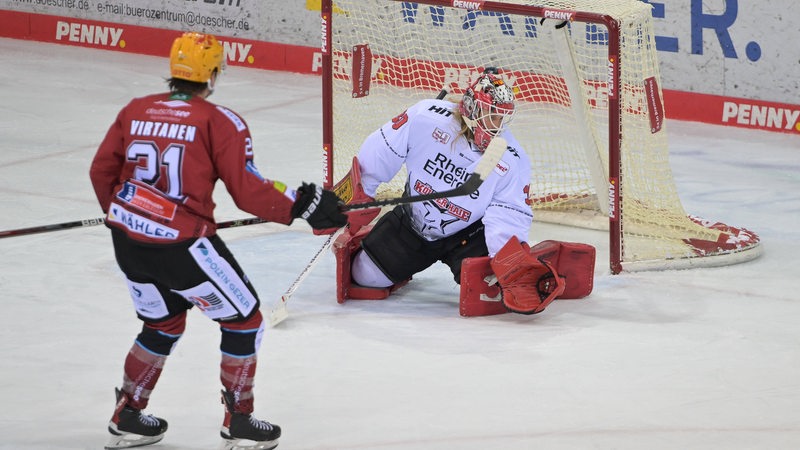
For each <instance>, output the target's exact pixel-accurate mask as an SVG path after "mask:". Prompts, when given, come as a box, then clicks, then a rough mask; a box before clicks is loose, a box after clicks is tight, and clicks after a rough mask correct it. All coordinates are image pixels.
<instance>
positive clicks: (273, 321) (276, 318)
mask: <svg viewBox="0 0 800 450" xmlns="http://www.w3.org/2000/svg"><path fill="white" fill-rule="evenodd" d="M288 317H289V310H288V309H287V308H286V298H285V296H284V297H281V301H280V302H279V303H278V304H277V305H276V306H275V307H274V308H272V311H270V313H269V326H271V327H274V326H276V325H278V324H279V323H281V322H283V321H284V320H286V319H287V318H288Z"/></svg>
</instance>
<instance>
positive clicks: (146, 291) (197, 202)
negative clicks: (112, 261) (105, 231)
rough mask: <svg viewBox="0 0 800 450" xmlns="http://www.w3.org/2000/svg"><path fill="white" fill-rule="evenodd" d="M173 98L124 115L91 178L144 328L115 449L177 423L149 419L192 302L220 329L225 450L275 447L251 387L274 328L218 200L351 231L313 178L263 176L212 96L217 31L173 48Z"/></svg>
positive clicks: (116, 419)
mask: <svg viewBox="0 0 800 450" xmlns="http://www.w3.org/2000/svg"><path fill="white" fill-rule="evenodd" d="M169 61H170V73H171V78H170V79H169V80H168V84H169V92H166V93H163V94H155V95H150V96H147V97H142V98H136V99H133V100H132V101H131V102H130V103H129V104H128V105H127V106H125V107H124V108H123V109H122V110H121V111H120V112H119V114H118V116H117V118H116V120H115V121H114V123H113V124H112V125H111V127H110V129H109V130H108V133H107V134H106V136H105V139H104V140H103V142H102V143H101V144H100V147H99V148H98V150H97V153H96V155H95V157H94V160H93V161H92V165H91V169H90V176H91V181H92V185H93V187H94V190H95V193H96V195H97V199H98V201H99V203H100V207H101V208H102V210H103V212H105V213H106V214H107V215H106V224H107V226H108V227H109V228H110V229H111V236H112V241H113V245H114V251H115V255H116V259H117V263H118V264H119V267H120V269H121V270H122V272H123V273H124V274H125V277H126V281H127V285H128V289H129V291H130V294H131V297H132V299H133V304H134V307H135V309H136V313H137V316H138V318H139V319H140V320H141V321H142V322H143V326H142V329H141V332H140V333H139V335H138V336H137V337H136V340H135V342H134V344H133V346H132V348H131V349H130V352H129V353H128V355H127V357H126V359H125V365H124V376H123V383H122V386H121V388H119V389H117V390H116V396H117V404H116V408H115V410H114V413H113V416H112V419H111V421H110V423H109V426H108V430H109V432H110V433H111V435H112V436H111V439H110V440H109V443H108V444H107V446H106V448H127V447H134V446H141V445H148V444H152V443H155V442H158V441H160V440H161V439H162V437H163V436H164V433H165V431H166V430H167V422H166V421H165V420H164V419H162V418H159V417H155V416H152V415H149V414H144V413H143V412H142V410H143V409H145V407H146V406H147V403H148V400H149V398H150V394H151V393H152V391H153V389H154V388H155V386H156V382H157V381H158V378H159V375H160V374H161V370H162V368H163V366H164V363H165V361H166V359H167V357H168V356H169V354H170V352H171V351H172V349H173V348H174V346H175V345H176V344H177V342H178V340H179V339H180V337H181V335H182V334H183V332H184V328H185V324H186V315H187V311H188V310H189V309H191V308H192V307H193V306H197V308H198V309H199V310H200V311H202V312H203V313H204V314H205V315H206V316H207V317H208V318H210V319H212V320H214V321H216V322H217V323H218V324H219V327H220V332H221V341H220V342H221V343H220V350H221V353H222V359H221V364H220V380H221V382H222V386H223V388H224V389H223V391H222V403H223V404H224V419H223V425H222V428H221V435H222V437H223V438H224V439H225V442H224V444H223V448H227V449H234V448H241V447H239V446H238V445H239V440H241V439H246V440H250V441H255V442H256V443H255V444H254V445H255V446H248V447H247V448H258V449H267V448H274V447H275V446H277V439H278V437H279V436H280V434H281V429H280V427H278V426H277V425H273V424H270V423H269V422H267V421H263V420H258V419H256V418H255V417H254V416H253V415H252V413H253V409H254V408H253V380H254V377H255V371H256V362H257V352H258V348H259V346H260V343H261V336H262V333H263V330H264V325H263V320H262V316H261V312H260V311H259V299H258V296H257V294H256V291H255V289H254V288H253V286H252V285H251V283H250V281H249V280H248V278H247V277H246V276H245V274H244V272H243V271H242V268H241V267H240V266H239V264H238V263H237V262H236V260H235V259H234V257H233V255H232V254H231V252H230V251H229V250H228V248H227V247H226V246H225V244H224V242H223V241H222V239H221V238H220V237H219V236H218V235H217V234H216V223H215V220H214V207H215V204H214V201H213V199H212V194H213V191H214V186H215V184H216V182H217V180H222V181H223V182H224V183H225V186H226V188H227V190H228V192H229V193H230V195H231V197H232V198H233V200H234V202H235V203H236V205H237V206H238V207H239V208H240V209H242V210H244V211H247V212H249V213H252V214H254V215H257V216H258V217H260V218H262V219H265V220H268V221H271V222H278V223H283V224H290V223H291V222H292V221H293V219H295V218H303V219H305V220H306V221H307V222H308V223H309V225H311V227H313V228H315V229H329V228H338V227H341V226H344V225H345V224H346V222H347V218H346V216H345V215H344V214H342V213H341V212H340V210H339V208H340V204H341V202H340V200H339V199H338V197H336V195H335V194H333V193H332V192H331V191H327V190H323V189H320V188H318V187H316V186H315V185H314V184H306V183H303V184H302V186H300V187H299V188H298V189H297V190H294V189H289V188H287V187H286V186H285V185H284V184H283V183H281V182H279V181H274V180H269V179H265V178H263V177H262V176H261V175H260V174H259V172H258V170H257V169H256V166H255V164H254V162H253V152H254V146H253V141H252V139H251V136H250V132H249V130H248V127H247V123H246V122H245V120H244V119H243V118H242V117H240V116H239V115H238V114H236V113H235V112H233V111H232V110H230V109H227V108H225V107H222V106H219V105H215V104H213V103H211V102H209V101H208V100H207V99H206V98H207V97H208V96H209V95H210V94H211V93H212V92H213V90H214V88H215V87H216V84H217V82H218V80H219V77H220V75H221V72H222V69H223V67H224V49H223V46H222V45H221V44H220V43H219V41H217V40H216V38H215V37H214V36H211V35H207V34H199V33H184V34H183V35H182V36H180V37H178V38H177V39H175V41H174V43H173V45H172V48H171V51H170V58H169Z"/></svg>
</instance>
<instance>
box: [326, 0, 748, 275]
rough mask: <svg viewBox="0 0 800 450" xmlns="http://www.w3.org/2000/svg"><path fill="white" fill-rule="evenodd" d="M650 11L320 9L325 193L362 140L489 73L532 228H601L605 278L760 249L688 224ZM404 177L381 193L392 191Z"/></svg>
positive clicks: (735, 233) (462, 5) (599, 7)
mask: <svg viewBox="0 0 800 450" xmlns="http://www.w3.org/2000/svg"><path fill="white" fill-rule="evenodd" d="M650 8H651V7H650V5H648V4H647V3H644V2H641V1H639V0H604V1H602V2H599V1H594V0H534V1H522V0H515V1H509V2H503V3H500V2H489V1H462V0H447V1H442V0H423V1H418V2H400V1H393V0H335V1H333V2H332V1H331V0H323V2H322V39H323V41H322V50H323V58H322V59H323V147H324V148H323V151H324V166H325V168H324V170H325V173H324V183H325V185H326V186H327V187H330V186H332V184H333V183H335V182H336V181H338V180H339V179H340V178H341V177H343V176H344V175H345V174H346V173H347V171H348V170H349V168H350V164H351V161H352V157H353V155H354V154H355V153H356V152H357V151H358V148H359V146H360V144H361V142H362V141H363V140H364V138H365V137H366V136H367V135H368V134H369V133H371V132H372V131H374V130H376V129H377V128H379V127H380V126H381V125H382V124H383V123H384V122H385V121H387V120H388V119H390V118H392V117H394V116H396V115H397V114H398V113H399V112H402V111H403V110H404V109H405V108H406V107H408V106H410V105H411V104H413V103H414V102H416V101H418V100H420V99H423V98H430V97H434V96H436V94H437V93H438V92H439V90H440V89H441V88H442V87H443V86H444V87H446V88H447V89H448V90H449V91H450V92H451V94H452V98H453V100H454V101H457V99H458V98H459V97H460V94H461V93H462V92H463V90H464V89H465V88H466V87H467V86H468V85H469V83H470V82H471V81H472V80H473V79H474V78H475V77H476V76H477V75H478V73H479V71H480V70H481V69H483V68H484V67H487V66H492V67H496V68H498V69H499V70H500V74H501V75H503V76H504V77H505V79H506V80H507V81H508V82H509V83H510V84H512V85H513V88H514V91H515V93H516V98H517V112H516V115H515V118H514V123H513V124H512V125H511V129H512V131H513V132H514V135H515V136H516V137H517V139H518V140H519V141H520V142H521V143H522V145H523V146H524V147H525V149H526V151H527V152H528V153H529V155H530V158H531V163H532V166H533V168H532V173H531V189H530V203H531V207H532V208H533V211H534V218H535V219H536V220H540V221H548V222H557V223H564V224H568V225H574V226H582V227H589V228H598V229H608V230H609V245H610V249H609V255H610V268H611V272H612V273H619V272H620V271H622V270H626V271H634V270H657V269H669V268H687V267H695V266H718V265H727V264H732V263H736V262H741V261H746V260H749V259H752V258H755V257H756V256H758V255H759V254H760V252H761V249H762V247H761V245H760V242H759V238H758V236H757V235H756V234H755V233H752V232H750V231H748V230H746V229H744V228H737V227H732V226H728V225H725V224H723V223H719V222H714V221H708V220H704V219H701V218H698V217H696V216H692V215H688V214H687V213H686V212H685V211H684V209H683V206H682V205H681V201H680V199H679V197H678V194H677V191H676V187H675V183H674V180H673V177H672V173H671V169H670V165H669V154H668V153H669V152H668V147H667V134H666V130H665V124H664V112H663V107H662V105H663V103H662V94H661V89H660V86H659V85H660V77H659V68H658V60H657V55H656V49H655V39H654V35H653V29H652V16H651V9H650ZM404 176H405V174H403V173H401V174H399V175H398V177H397V178H395V180H393V181H392V183H389V184H388V185H387V186H385V190H384V191H382V192H383V193H384V194H385V195H399V194H401V193H402V190H403V185H404V178H403V177H404Z"/></svg>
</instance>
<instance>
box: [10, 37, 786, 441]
mask: <svg viewBox="0 0 800 450" xmlns="http://www.w3.org/2000/svg"><path fill="white" fill-rule="evenodd" d="M0 63H2V64H1V65H2V68H3V69H2V70H0V230H8V229H15V228H23V227H31V226H36V225H44V224H52V223H60V222H67V221H73V220H79V219H88V218H95V217H100V216H101V215H102V214H101V212H100V209H99V207H98V205H97V204H96V200H95V197H94V193H93V191H92V188H91V185H90V182H89V177H88V170H89V164H90V161H91V159H92V157H93V155H94V151H95V149H96V147H97V145H98V144H99V142H100V140H101V139H102V137H103V135H104V134H105V131H106V130H107V128H108V126H109V125H110V124H111V122H112V121H113V119H114V117H115V116H116V114H117V112H118V110H119V109H120V108H121V107H122V106H123V105H124V104H126V103H127V102H128V101H129V100H130V98H132V97H135V96H141V95H146V94H150V93H153V92H158V91H162V90H165V89H166V84H165V82H164V79H165V77H167V76H168V72H167V60H166V58H155V57H149V56H140V55H128V54H122V53H115V52H108V51H101V50H89V49H83V48H76V47H68V46H60V45H54V44H43V43H35V42H25V41H17V40H10V39H0ZM320 83H321V80H320V78H319V77H317V76H307V75H297V74H289V73H278V72H268V71H260V70H248V69H243V68H237V67H231V68H229V69H228V71H227V72H226V73H225V74H224V76H223V78H222V79H221V81H220V84H219V85H218V89H217V92H216V93H215V94H214V95H213V96H212V97H211V98H210V100H212V101H214V102H216V103H219V104H222V105H225V106H228V107H230V108H232V109H234V110H236V111H237V112H239V113H240V114H242V115H243V116H244V117H245V119H246V120H247V121H248V123H249V125H250V127H251V130H252V132H253V135H254V139H255V146H256V147H255V148H256V150H255V151H256V163H257V165H258V167H259V169H260V171H261V173H262V174H264V175H265V176H267V177H269V178H273V179H278V180H281V181H284V182H286V183H287V184H288V185H290V186H296V185H299V184H300V182H301V181H313V182H317V183H319V182H320V181H321V178H322V177H321V161H320V158H321V156H320V154H321V140H322V137H321V131H320V122H321V113H320V109H321V108H320V104H321V99H320ZM664 84H665V85H668V84H669V83H668V82H666V81H665V82H664ZM669 106H670V105H667V107H669ZM387 119H388V118H387ZM667 131H668V133H669V136H670V138H669V141H670V149H671V164H672V168H673V172H674V175H675V181H676V184H677V187H678V191H679V193H680V195H681V198H682V201H683V205H684V207H685V209H686V211H687V212H689V213H691V214H695V215H698V216H701V217H704V218H707V219H713V220H719V221H722V222H725V223H727V224H730V225H734V226H742V227H745V228H748V229H750V230H753V231H755V232H756V233H758V234H759V235H760V237H761V239H762V242H763V245H764V255H763V256H762V257H760V258H759V259H757V260H754V261H751V262H748V263H744V264H740V265H735V266H729V267H722V268H713V269H693V270H684V271H662V272H642V273H624V274H622V275H610V272H609V269H608V249H607V247H608V245H607V237H606V234H605V233H603V232H599V231H589V230H581V229H576V228H568V227H563V226H555V225H545V224H538V223H536V224H534V227H533V229H532V232H531V236H530V240H531V242H538V241H540V240H545V239H559V240H566V241H578V242H586V243H590V244H593V245H595V246H596V247H597V248H598V263H597V268H596V273H595V287H594V292H593V293H592V294H591V296H589V297H587V298H585V299H583V300H563V301H557V302H554V303H553V304H551V305H550V306H549V307H548V308H547V310H545V311H544V312H543V313H541V314H538V315H534V316H522V315H514V314H505V315H500V316H491V317H476V318H462V317H460V316H459V313H458V304H457V298H458V287H457V285H456V284H455V283H454V282H453V281H452V279H451V277H450V274H449V271H448V270H447V268H446V267H444V266H442V265H438V266H434V267H433V268H431V269H429V270H428V271H426V272H423V273H421V274H419V275H418V276H415V277H414V279H413V281H412V282H411V283H410V284H409V285H407V286H406V287H405V288H403V289H402V290H401V291H399V292H398V293H397V294H396V295H393V296H392V297H390V299H388V300H385V301H360V302H359V301H349V302H347V303H345V304H344V305H339V304H337V303H336V300H335V293H334V285H335V281H334V272H335V267H334V260H333V256H332V254H330V253H326V254H325V255H324V257H323V258H322V260H321V261H320V262H319V264H318V265H317V266H316V267H315V268H314V270H313V272H312V273H311V275H310V276H309V277H308V278H307V279H306V280H305V281H304V282H303V283H302V285H301V286H300V287H299V289H298V290H297V292H296V293H295V295H294V297H293V298H292V299H291V302H290V304H289V311H290V316H289V318H288V319H287V320H286V321H285V322H284V323H282V324H281V325H279V326H278V327H276V328H270V329H267V331H266V333H265V336H264V340H263V344H262V347H261V350H260V354H259V355H260V363H259V366H258V372H257V374H256V388H255V393H256V416H257V417H259V418H262V419H266V420H269V421H272V422H274V423H277V424H279V425H280V426H281V427H282V428H283V437H281V439H280V447H279V448H281V449H287V450H330V449H337V450H338V449H343V450H346V449H355V450H363V449H376V450H389V449H406V450H408V449H413V450H417V449H419V450H445V449H447V450H449V449H462V450H467V449H481V450H486V449H504V450H516V449H537V450H543V449H544V450H549V449H555V450H562V449H563V450H575V449H603V450H605V449H620V450H634V449H635V450H644V449H648V450H656V449H664V450H675V449H726V450H732V449H737V450H738V449H796V448H800V281H798V280H800V265H798V263H797V261H798V255H800V138H799V137H798V136H797V135H783V134H774V133H766V132H758V131H749V130H742V129H733V128H721V127H714V126H708V125H701V124H696V123H686V122H676V121H669V122H668V123H667ZM216 199H217V203H218V204H219V207H218V209H217V219H218V220H220V221H224V220H231V219H236V218H244V217H249V215H248V214H247V213H244V212H241V211H238V210H237V209H236V207H235V206H234V205H233V203H232V201H231V200H230V199H229V198H228V197H227V194H226V193H225V191H224V190H223V189H222V185H221V183H220V189H219V190H218V192H217V196H216ZM300 222H301V221H298V223H296V224H294V225H292V226H290V227H285V226H281V225H277V224H265V225H253V226H245V227H239V228H232V229H226V230H221V231H220V235H221V236H222V237H223V238H224V239H225V240H226V242H227V243H228V245H229V247H230V248H231V250H232V251H233V252H234V254H235V255H236V256H237V258H238V260H239V262H240V263H241V264H242V266H243V267H244V269H245V271H246V273H247V274H248V275H249V277H250V278H251V280H252V281H253V283H254V284H255V286H256V288H257V289H258V291H259V293H260V297H261V300H262V311H264V312H265V313H268V312H269V310H270V309H271V307H272V305H273V304H274V303H275V302H276V301H277V300H278V299H279V298H280V296H281V294H282V293H283V292H284V291H285V290H286V289H288V288H289V286H290V285H291V284H292V282H293V281H294V280H295V278H296V277H297V276H298V274H299V273H300V272H301V271H302V270H303V268H304V267H305V266H306V264H308V262H309V260H310V259H311V257H312V256H313V255H314V254H315V253H316V251H317V250H318V249H319V248H320V247H321V246H322V244H323V242H324V240H325V237H322V236H315V235H313V234H312V233H311V231H310V228H309V227H308V226H307V225H306V224H305V223H304V222H303V223H300ZM0 255H2V258H0V261H2V262H1V263H0V267H2V270H0V286H2V291H1V292H2V294H0V295H2V310H3V312H2V319H0V320H2V327H0V358H1V359H2V366H1V367H2V368H0V405H2V408H0V436H1V438H0V448H2V449H31V450H32V449H37V450H38V449H55V448H58V449H99V448H102V446H103V445H104V444H105V442H106V439H107V436H108V434H107V431H106V425H107V421H108V419H109V417H110V415H111V413H112V410H113V407H114V387H115V386H118V385H119V384H120V383H121V379H122V364H123V361H124V357H125V355H126V353H127V351H128V349H129V348H130V345H131V343H132V340H133V338H134V337H135V335H136V334H137V332H138V330H139V328H140V323H139V322H138V321H137V320H136V318H135V315H134V312H133V308H132V306H131V302H130V299H129V297H128V293H127V289H126V287H125V284H124V281H123V278H122V277H121V274H120V272H119V271H118V269H117V267H116V264H115V262H114V257H113V253H112V248H111V244H110V237H109V233H108V230H107V229H106V228H105V227H103V226H94V227H86V228H79V229H73V230H65V231H58V232H49V233H45V234H37V235H31V236H21V237H12V238H6V239H0ZM218 346H219V333H218V328H217V326H216V325H215V324H214V323H213V322H211V321H209V320H207V319H206V318H205V316H203V315H202V314H201V313H200V312H199V311H192V312H191V313H190V315H189V323H188V327H187V330H186V333H185V334H184V336H183V338H182V339H181V341H180V342H179V344H178V346H177V348H176V349H175V351H174V352H173V354H172V356H171V357H170V359H169V360H168V362H167V364H166V367H165V370H164V372H163V375H162V378H161V380H160V383H159V384H158V387H157V389H156V391H155V393H154V394H153V396H152V398H151V402H150V407H149V408H148V410H147V412H149V413H152V414H155V415H158V416H160V417H164V418H165V419H167V420H168V421H169V424H170V429H169V431H168V432H167V434H166V436H165V438H164V440H163V441H162V442H161V443H159V444H156V445H154V446H152V447H147V448H153V449H154V450H155V449H162V450H178V449H181V450H183V449H191V450H194V449H198V450H199V449H214V448H216V447H217V446H218V445H219V442H220V438H219V426H220V424H221V419H222V413H223V409H222V406H221V405H220V401H219V397H220V396H219V390H220V389H221V384H220V382H219V373H218V364H219V351H218Z"/></svg>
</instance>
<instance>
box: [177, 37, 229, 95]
mask: <svg viewBox="0 0 800 450" xmlns="http://www.w3.org/2000/svg"><path fill="white" fill-rule="evenodd" d="M224 65H225V49H224V48H223V47H222V44H220V43H219V41H218V40H217V38H215V37H214V36H212V35H210V34H202V33H192V32H187V33H183V35H181V36H180V37H178V38H175V41H174V42H173V43H172V50H170V52H169V69H170V74H171V75H172V77H173V78H180V79H181V80H188V81H195V82H198V83H206V82H208V80H210V79H211V74H212V73H214V71H217V72H221V71H222V69H223V68H224Z"/></svg>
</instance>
